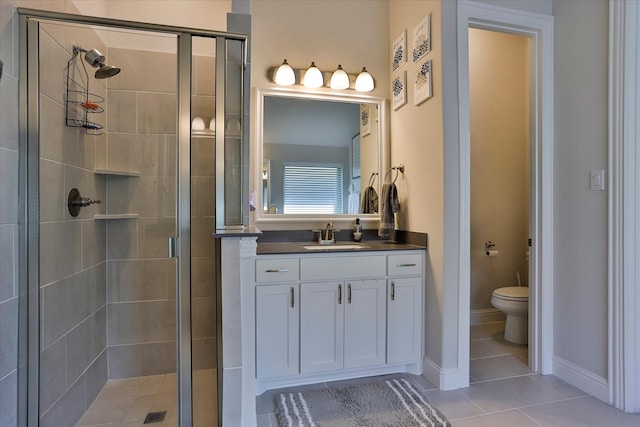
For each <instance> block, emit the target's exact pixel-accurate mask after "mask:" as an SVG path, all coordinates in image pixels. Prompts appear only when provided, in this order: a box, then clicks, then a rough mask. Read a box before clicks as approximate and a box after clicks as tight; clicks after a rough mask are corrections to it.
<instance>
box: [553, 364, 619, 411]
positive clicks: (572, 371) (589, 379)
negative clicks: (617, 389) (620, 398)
mask: <svg viewBox="0 0 640 427" xmlns="http://www.w3.org/2000/svg"><path fill="white" fill-rule="evenodd" d="M553 375H555V376H556V377H558V378H560V379H561V380H563V381H566V382H568V383H569V384H571V385H572V386H574V387H578V388H579V389H580V390H582V391H584V392H586V393H589V394H590V395H592V396H594V397H596V398H598V399H600V400H602V401H603V402H606V403H608V404H610V402H609V383H608V381H607V380H606V379H604V378H602V377H601V376H599V375H595V374H594V373H593V372H590V371H587V370H586V369H584V368H582V367H580V366H578V365H576V364H574V363H571V362H569V361H568V360H565V359H563V358H561V357H558V356H553Z"/></svg>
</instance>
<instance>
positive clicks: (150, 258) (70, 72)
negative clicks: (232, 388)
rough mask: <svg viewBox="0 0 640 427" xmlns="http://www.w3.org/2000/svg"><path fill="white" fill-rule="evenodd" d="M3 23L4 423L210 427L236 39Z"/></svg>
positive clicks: (237, 179)
mask: <svg viewBox="0 0 640 427" xmlns="http://www.w3.org/2000/svg"><path fill="white" fill-rule="evenodd" d="M19 14H20V17H21V20H20V25H21V27H20V32H21V33H20V36H21V42H20V46H21V58H20V60H21V62H20V70H21V76H20V91H21V93H20V95H21V108H20V121H21V125H20V129H21V137H20V138H21V152H20V167H21V182H20V194H21V209H22V210H21V212H22V214H23V217H22V218H23V221H22V225H23V226H22V227H21V236H20V238H21V248H22V249H21V251H22V255H24V256H23V257H21V259H23V260H26V261H25V263H24V264H23V265H21V271H22V272H24V274H22V275H21V276H22V277H21V296H22V302H23V303H22V306H21V312H20V313H21V323H20V327H21V333H20V336H21V338H22V341H21V344H20V349H21V357H22V359H21V360H22V361H23V363H22V367H21V369H22V373H23V375H21V377H20V378H21V383H20V390H21V392H20V394H21V402H22V404H21V408H22V412H21V414H22V415H23V416H25V417H26V419H24V420H22V421H21V425H28V426H54V427H72V426H75V425H78V426H80V425H96V424H107V423H111V424H114V425H119V424H124V423H127V422H139V424H142V423H143V422H144V420H145V419H146V420H147V421H154V420H156V421H157V420H159V419H164V421H163V424H161V425H175V426H191V425H193V426H211V425H215V424H216V423H217V424H218V425H221V422H220V419H221V415H220V414H219V411H218V408H220V407H221V406H220V400H219V399H220V396H221V391H222V389H221V386H222V382H221V376H220V375H219V373H220V369H218V366H219V364H220V363H221V360H220V357H219V355H221V354H222V353H221V348H222V343H221V341H220V337H221V333H220V331H221V328H222V326H221V324H220V309H219V301H220V298H219V292H220V291H219V286H217V283H216V282H217V277H218V274H217V271H216V269H217V268H218V266H217V263H218V259H219V258H218V254H217V253H216V251H215V245H214V241H213V239H212V238H211V235H212V233H213V232H214V231H215V230H216V229H220V228H229V227H238V226H242V224H243V215H244V211H243V207H244V206H246V205H247V203H243V200H244V199H245V197H246V195H245V194H244V193H243V191H242V188H243V185H242V182H243V179H244V177H245V176H246V170H247V169H246V168H245V167H244V163H243V152H245V151H246V150H245V148H244V147H246V143H245V142H243V141H244V138H243V132H242V124H241V123H242V118H243V105H244V102H243V100H244V94H245V93H246V92H245V90H244V89H245V79H244V76H245V72H246V71H245V51H246V46H245V43H246V37H245V36H243V35H239V34H228V33H217V32H209V31H202V30H194V29H187V28H176V27H168V26H161V25H152V24H142V23H133V22H124V21H116V20H109V19H102V18H92V17H84V16H77V15H68V14H58V13H52V12H44V11H35V10H27V9H19ZM94 68H95V69H97V71H96V72H95V74H94V72H93V71H94V70H93V69H94ZM192 123H193V124H194V125H193V126H192ZM203 123H204V125H203Z"/></svg>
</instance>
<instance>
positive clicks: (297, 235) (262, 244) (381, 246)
mask: <svg viewBox="0 0 640 427" xmlns="http://www.w3.org/2000/svg"><path fill="white" fill-rule="evenodd" d="M343 233H344V232H342V233H339V234H337V235H336V243H335V244H331V245H318V244H317V243H316V242H315V241H314V233H313V232H311V231H306V230H293V231H277V232H272V231H263V234H262V235H261V236H260V237H259V238H258V248H257V253H258V255H276V254H313V253H332V252H337V253H341V252H368V251H401V250H405V251H406V250H421V249H427V234H426V233H415V232H405V231H396V233H394V235H393V236H392V238H391V239H380V238H379V237H378V236H377V230H364V231H363V238H362V241H361V242H354V241H352V240H350V239H349V237H350V235H351V233H350V232H348V233H344V234H343ZM354 245H358V246H361V247H358V248H355V247H354ZM305 246H308V247H312V249H308V248H305Z"/></svg>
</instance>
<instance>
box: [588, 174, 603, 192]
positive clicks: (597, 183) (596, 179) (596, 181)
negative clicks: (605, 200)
mask: <svg viewBox="0 0 640 427" xmlns="http://www.w3.org/2000/svg"><path fill="white" fill-rule="evenodd" d="M591 191H604V170H597V171H591Z"/></svg>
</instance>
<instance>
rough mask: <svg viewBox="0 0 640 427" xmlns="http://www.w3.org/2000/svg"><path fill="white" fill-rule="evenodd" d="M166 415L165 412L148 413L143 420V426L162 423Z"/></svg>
mask: <svg viewBox="0 0 640 427" xmlns="http://www.w3.org/2000/svg"><path fill="white" fill-rule="evenodd" d="M166 415H167V411H161V412H149V413H148V414H147V416H146V417H145V419H144V424H151V423H160V422H162V421H164V417H165V416H166Z"/></svg>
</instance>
